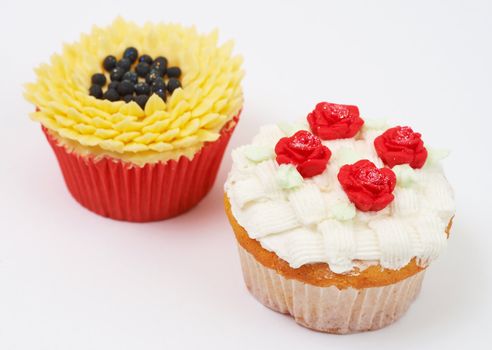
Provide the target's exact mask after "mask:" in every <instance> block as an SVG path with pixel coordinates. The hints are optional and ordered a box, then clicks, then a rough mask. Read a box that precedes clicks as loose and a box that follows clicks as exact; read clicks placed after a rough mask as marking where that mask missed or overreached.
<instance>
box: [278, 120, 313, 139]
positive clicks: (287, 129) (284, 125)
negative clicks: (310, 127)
mask: <svg viewBox="0 0 492 350" xmlns="http://www.w3.org/2000/svg"><path fill="white" fill-rule="evenodd" d="M277 126H278V127H279V129H280V130H282V131H283V132H284V133H285V134H286V135H287V136H292V135H294V134H295V133H296V132H298V131H299V130H307V129H306V127H305V126H304V125H302V124H301V123H288V122H280V123H278V124H277Z"/></svg>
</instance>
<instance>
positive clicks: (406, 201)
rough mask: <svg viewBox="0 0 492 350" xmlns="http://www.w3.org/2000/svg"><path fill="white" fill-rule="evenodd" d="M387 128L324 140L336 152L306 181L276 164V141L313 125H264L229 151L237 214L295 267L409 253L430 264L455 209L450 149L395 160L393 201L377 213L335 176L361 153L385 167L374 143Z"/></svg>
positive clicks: (401, 262) (340, 265) (385, 263)
mask: <svg viewBox="0 0 492 350" xmlns="http://www.w3.org/2000/svg"><path fill="white" fill-rule="evenodd" d="M386 128H387V125H386V123H385V122H378V121H374V122H371V123H368V124H366V126H365V127H364V128H363V130H362V131H361V132H360V133H359V134H358V135H357V136H356V137H355V138H351V139H341V140H331V141H322V143H323V144H324V145H325V146H327V147H328V148H329V149H330V150H331V152H332V157H331V159H330V161H329V163H328V166H327V168H326V169H325V171H324V172H323V173H322V174H320V175H317V176H315V177H312V178H307V179H303V178H302V177H300V176H298V174H296V173H294V172H295V171H296V170H295V167H293V166H289V165H282V166H279V165H278V164H277V162H276V161H275V153H274V147H275V145H276V143H277V142H278V140H279V139H280V138H282V137H285V136H291V135H292V134H293V133H294V132H295V131H297V130H300V129H305V130H309V126H308V124H307V123H306V122H296V123H292V124H288V123H282V124H281V125H266V126H263V127H262V128H261V129H260V132H259V134H258V135H257V136H255V137H254V139H253V141H252V143H251V144H250V145H246V146H242V147H239V148H237V149H235V150H234V151H233V152H232V158H233V165H232V170H231V172H230V173H229V177H228V179H227V182H226V185H225V191H226V193H227V196H228V198H229V201H230V203H231V209H232V213H233V215H234V217H235V218H236V220H237V221H238V223H239V224H240V225H241V226H242V227H244V228H245V230H246V231H247V233H248V235H249V237H250V238H253V239H256V240H258V241H259V242H260V244H261V246H262V247H263V248H265V249H267V250H269V251H271V252H274V253H275V254H276V255H277V256H279V257H280V258H281V259H283V260H285V261H287V262H288V263H289V265H290V266H291V267H293V268H298V267H300V266H302V265H305V264H310V263H320V262H321V263H327V264H328V265H329V266H330V269H331V270H332V271H334V272H336V273H346V272H350V271H351V270H353V269H354V267H359V268H360V267H361V266H362V265H364V264H365V263H367V262H378V263H379V264H380V265H381V266H382V267H384V268H389V269H400V268H402V267H403V266H405V265H406V264H408V263H409V262H410V260H411V259H412V258H416V261H417V263H418V264H419V265H420V266H426V265H427V264H428V263H429V262H430V261H431V260H433V259H435V258H437V256H438V255H439V253H440V252H441V251H442V250H443V249H444V248H445V247H446V242H447V239H446V237H447V236H446V233H445V230H446V227H447V225H448V223H449V221H450V219H451V218H452V216H453V215H454V210H455V207H454V198H453V191H452V189H451V186H450V185H449V183H448V181H447V180H446V178H445V176H444V173H443V170H442V167H441V165H440V163H439V160H440V159H442V158H443V157H445V156H446V152H443V151H438V152H437V151H436V152H431V151H430V152H429V154H430V157H429V159H428V161H427V162H426V164H425V166H424V167H423V168H421V169H413V168H411V167H410V166H408V165H399V166H395V167H394V168H393V170H394V172H395V174H396V176H397V185H396V188H395V190H394V192H393V194H394V196H395V199H394V200H393V201H392V202H391V203H390V205H388V206H387V207H386V208H384V209H383V210H380V211H377V212H362V211H360V210H357V209H356V208H355V206H354V205H353V204H352V203H351V202H350V200H349V199H348V197H347V195H346V194H345V192H344V191H343V189H342V187H341V185H340V183H339V181H338V179H337V174H338V171H339V169H340V167H341V166H342V165H344V164H352V163H354V162H356V161H357V160H359V159H369V160H370V161H372V162H373V163H374V164H376V165H377V166H378V167H382V166H383V162H382V161H381V159H380V158H379V157H378V155H377V153H376V151H375V149H374V146H373V142H374V138H375V137H377V136H378V135H380V134H381V133H382V132H384V130H385V129H386ZM293 171H294V172H293ZM361 261H362V265H361ZM366 265H367V264H366Z"/></svg>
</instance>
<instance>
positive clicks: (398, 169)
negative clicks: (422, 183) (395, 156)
mask: <svg viewBox="0 0 492 350" xmlns="http://www.w3.org/2000/svg"><path fill="white" fill-rule="evenodd" d="M392 170H393V172H394V173H395V175H396V184H397V185H398V186H401V187H408V186H411V185H412V184H413V183H414V182H415V181H416V179H417V174H416V173H415V170H414V169H413V168H412V167H411V166H410V165H408V164H402V165H395V166H394V167H393V169H392Z"/></svg>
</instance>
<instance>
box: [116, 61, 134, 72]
mask: <svg viewBox="0 0 492 350" xmlns="http://www.w3.org/2000/svg"><path fill="white" fill-rule="evenodd" d="M116 66H117V67H120V68H121V69H123V70H124V71H125V72H126V71H127V70H129V69H130V67H131V66H132V63H131V62H130V60H129V59H128V58H122V59H121V60H119V61H118V63H116Z"/></svg>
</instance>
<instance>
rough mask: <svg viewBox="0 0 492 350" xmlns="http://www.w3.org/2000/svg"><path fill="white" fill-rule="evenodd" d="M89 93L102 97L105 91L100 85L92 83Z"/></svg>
mask: <svg viewBox="0 0 492 350" xmlns="http://www.w3.org/2000/svg"><path fill="white" fill-rule="evenodd" d="M89 95H91V96H94V97H95V98H102V97H103V91H102V88H101V86H100V85H92V86H91V87H90V88H89Z"/></svg>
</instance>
